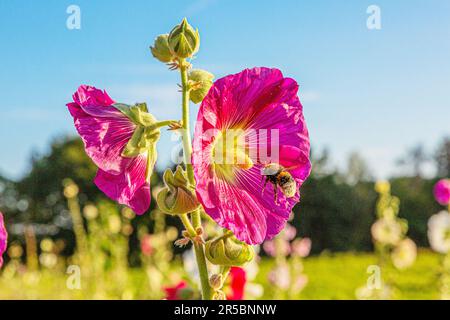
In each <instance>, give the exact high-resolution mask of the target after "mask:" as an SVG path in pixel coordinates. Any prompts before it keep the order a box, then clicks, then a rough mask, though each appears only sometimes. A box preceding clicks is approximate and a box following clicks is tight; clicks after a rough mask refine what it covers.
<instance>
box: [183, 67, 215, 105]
mask: <svg viewBox="0 0 450 320" xmlns="http://www.w3.org/2000/svg"><path fill="white" fill-rule="evenodd" d="M188 78H189V82H190V86H191V90H190V98H191V101H192V102H193V103H200V102H202V101H203V99H204V98H205V96H206V95H207V94H208V91H209V89H210V88H211V86H212V84H213V80H214V75H213V74H212V73H210V72H208V71H205V70H200V69H194V70H191V71H190V72H189V74H188Z"/></svg>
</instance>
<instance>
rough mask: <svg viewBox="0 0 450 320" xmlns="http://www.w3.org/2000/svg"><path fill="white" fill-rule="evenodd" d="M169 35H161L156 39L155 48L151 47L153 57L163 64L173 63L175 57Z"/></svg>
mask: <svg viewBox="0 0 450 320" xmlns="http://www.w3.org/2000/svg"><path fill="white" fill-rule="evenodd" d="M168 39H169V35H168V34H161V35H159V36H158V37H156V39H155V42H154V44H153V47H150V50H151V52H152V55H153V56H154V57H155V58H156V59H158V60H159V61H161V62H164V63H169V62H172V61H173V59H174V56H173V55H172V53H171V52H170V49H169V41H168Z"/></svg>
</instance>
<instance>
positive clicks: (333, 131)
mask: <svg viewBox="0 0 450 320" xmlns="http://www.w3.org/2000/svg"><path fill="white" fill-rule="evenodd" d="M71 4H75V5H78V6H79V7H80V9H81V30H69V29H67V28H66V19H67V17H68V14H67V13H66V9H67V7H68V6H69V5H71ZM371 4H376V5H378V6H379V7H380V8H381V19H382V20H381V21H382V28H381V30H368V29H367V27H366V19H367V17H368V14H367V13H366V10H367V7H368V6H369V5H371ZM184 16H187V17H188V19H189V21H190V23H191V24H192V25H194V26H196V27H198V28H199V30H200V33H201V50H200V53H199V54H198V55H197V59H196V60H195V61H194V63H195V66H196V67H200V68H205V69H208V70H209V71H211V72H213V73H214V74H215V75H216V76H217V77H221V76H224V75H226V74H229V73H236V72H239V71H240V70H241V69H243V68H246V67H253V66H270V67H278V68H280V69H281V70H282V71H283V73H284V74H285V75H286V76H290V77H293V78H295V79H296V80H297V81H298V82H299V84H300V93H299V95H300V99H301V100H302V102H303V105H304V109H305V116H306V119H307V122H308V126H309V130H310V135H311V141H312V144H313V147H315V148H316V149H321V148H323V147H325V146H326V147H329V149H330V150H331V153H332V156H333V159H334V161H335V164H336V165H338V166H341V167H343V166H345V163H346V159H347V157H348V154H349V153H350V152H352V151H358V152H359V153H360V154H361V155H363V156H364V158H365V159H366V160H367V162H368V164H369V166H370V168H371V170H372V173H373V174H374V175H375V176H377V177H386V176H388V175H391V174H398V172H399V171H398V168H397V167H396V164H395V160H396V159H397V158H398V157H399V156H401V155H402V154H403V153H404V152H405V150H406V149H407V148H408V147H411V146H413V145H415V144H416V143H423V144H424V145H425V146H426V147H427V148H428V150H429V151H432V150H433V149H434V148H435V147H436V145H437V144H438V143H439V141H440V140H441V139H442V138H443V137H444V136H446V135H449V134H450V126H449V119H450V96H449V91H450V90H449V88H450V60H449V53H450V1H446V0H431V1H420V0H416V1H411V0H396V1H380V0H373V1H363V0H359V1H356V0H354V1H332V0H328V1H323V0H322V1H299V0H292V1H280V2H274V1H265V0H257V1H238V0H234V1H233V0H229V1H223V0H216V1H214V0H194V1H187V0H185V1H148V0H134V1H133V0H130V1H126V2H125V1H106V0H96V1H92V0H72V1H63V0H48V1H39V2H38V1H31V0H30V1H25V0H20V1H19V0H17V1H7V0H1V1H0V39H1V41H2V46H1V50H0V70H1V71H0V88H1V89H0V98H1V99H0V101H1V106H0V137H1V138H0V139H1V140H0V141H1V142H0V147H1V152H0V172H1V173H2V174H4V175H6V176H8V177H11V178H20V177H21V176H22V175H24V174H25V173H26V172H27V170H28V169H29V160H30V156H31V152H32V151H33V150H34V151H38V152H41V153H42V152H45V151H46V150H47V148H48V144H49V141H51V139H52V138H54V137H57V136H59V135H63V134H75V130H74V128H73V123H72V120H71V118H70V116H69V114H68V112H67V110H66V108H65V103H67V102H68V101H69V100H70V97H71V94H72V93H73V92H74V91H75V90H76V88H77V86H78V85H79V84H91V85H94V86H96V87H99V88H105V89H106V90H107V91H108V92H109V93H110V95H111V96H112V97H113V98H114V99H115V100H117V101H122V102H126V103H134V102H138V101H139V102H140V101H146V102H147V103H148V105H149V107H150V109H151V111H152V112H153V113H154V114H155V115H156V116H157V117H158V118H159V119H164V118H173V117H177V116H178V115H179V107H178V106H179V103H180V98H179V94H178V92H177V86H176V83H177V82H178V74H177V73H175V72H169V71H167V69H166V67H165V66H164V65H163V64H161V63H159V62H158V61H156V60H155V59H153V58H152V57H151V55H150V53H149V50H148V46H149V45H150V44H151V43H152V42H153V39H154V37H155V36H156V35H158V34H160V33H166V32H168V31H170V29H171V28H172V27H173V26H174V25H175V24H177V23H178V22H179V21H180V20H181V18H182V17H184ZM192 109H193V114H195V111H196V109H197V107H196V106H192ZM161 142H162V143H161V145H160V146H159V151H160V161H159V162H160V163H159V167H160V168H163V167H164V165H165V164H166V163H165V162H166V161H168V159H169V153H170V150H171V148H169V146H170V145H172V144H173V142H171V137H170V135H169V134H164V136H163V138H162V141H161Z"/></svg>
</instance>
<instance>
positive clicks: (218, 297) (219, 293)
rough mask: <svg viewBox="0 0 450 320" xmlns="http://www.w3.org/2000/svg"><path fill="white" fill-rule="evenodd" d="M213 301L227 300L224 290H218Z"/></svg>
mask: <svg viewBox="0 0 450 320" xmlns="http://www.w3.org/2000/svg"><path fill="white" fill-rule="evenodd" d="M212 299H213V300H227V296H226V295H225V292H223V291H222V290H217V291H216V292H214V294H213V297H212Z"/></svg>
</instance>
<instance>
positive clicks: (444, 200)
mask: <svg viewBox="0 0 450 320" xmlns="http://www.w3.org/2000/svg"><path fill="white" fill-rule="evenodd" d="M433 193H434V197H435V199H436V201H437V202H439V204H441V205H443V206H447V205H449V204H450V179H442V180H439V181H438V183H436V185H435V186H434V189H433Z"/></svg>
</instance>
